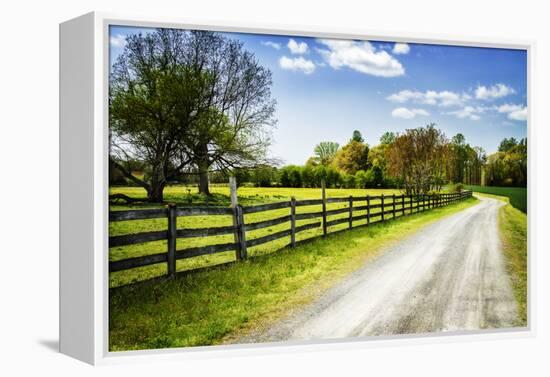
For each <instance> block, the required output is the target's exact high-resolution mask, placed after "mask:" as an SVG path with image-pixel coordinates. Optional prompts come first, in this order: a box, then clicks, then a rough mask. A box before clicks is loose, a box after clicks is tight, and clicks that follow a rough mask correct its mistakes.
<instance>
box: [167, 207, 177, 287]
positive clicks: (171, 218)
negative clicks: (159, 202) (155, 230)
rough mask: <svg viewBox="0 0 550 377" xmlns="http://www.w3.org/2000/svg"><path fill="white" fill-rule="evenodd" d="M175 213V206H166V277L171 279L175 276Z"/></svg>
mask: <svg viewBox="0 0 550 377" xmlns="http://www.w3.org/2000/svg"><path fill="white" fill-rule="evenodd" d="M176 215H177V213H176V205H175V204H173V203H172V204H168V255H167V258H166V261H167V263H168V276H170V277H172V276H174V275H175V274H176V239H177V229H178V225H177V219H178V218H177V216H176Z"/></svg>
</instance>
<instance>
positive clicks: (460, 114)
mask: <svg viewBox="0 0 550 377" xmlns="http://www.w3.org/2000/svg"><path fill="white" fill-rule="evenodd" d="M485 110H487V109H486V108H485V107H481V106H476V107H474V106H465V107H464V108H463V109H460V110H455V111H449V112H448V113H447V114H450V115H454V116H456V117H457V118H460V119H471V120H479V119H481V117H480V116H479V114H481V113H483V112H485Z"/></svg>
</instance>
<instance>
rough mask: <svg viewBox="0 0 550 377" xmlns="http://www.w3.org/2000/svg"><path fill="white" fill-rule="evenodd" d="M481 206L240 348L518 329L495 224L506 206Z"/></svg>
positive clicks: (489, 202)
mask: <svg viewBox="0 0 550 377" xmlns="http://www.w3.org/2000/svg"><path fill="white" fill-rule="evenodd" d="M479 199H480V203H479V204H477V205H475V206H473V207H470V208H468V209H465V210H463V211H461V212H459V213H456V214H454V215H451V216H449V217H446V218H444V219H442V220H440V221H438V222H436V223H433V224H431V225H429V226H428V227H426V228H424V229H423V230H421V231H419V232H418V233H416V234H415V235H413V236H411V237H409V238H407V239H405V240H403V241H401V242H400V243H398V244H397V245H395V246H393V247H391V248H390V249H389V250H388V251H387V252H385V253H384V254H383V255H382V256H381V257H379V258H378V259H377V260H375V261H374V262H371V263H369V264H367V265H366V266H364V267H362V268H360V269H359V270H358V271H356V272H354V273H353V274H351V275H350V276H349V277H348V278H346V279H345V280H344V281H343V282H342V283H340V284H339V285H338V286H336V287H335V288H333V289H331V290H329V291H328V292H327V293H326V294H324V295H323V296H322V297H321V298H320V299H319V300H317V301H316V302H315V303H313V304H312V305H310V306H308V307H306V308H305V309H301V310H299V311H297V312H296V313H292V314H291V315H290V316H289V317H288V318H285V319H283V320H281V321H280V322H278V323H276V324H275V325H274V326H273V327H271V328H270V329H269V330H267V331H266V332H264V333H261V334H253V335H250V336H248V337H247V338H246V339H240V340H239V343H248V342H266V341H278V340H311V339H327V338H342V337H350V336H370V335H391V334H411V333H427V332H439V331H457V330H476V329H486V328H503V327H513V326H514V324H515V323H516V321H517V308H516V302H515V300H514V296H513V293H512V289H511V286H510V282H509V277H508V275H507V273H506V271H505V268H504V260H503V255H502V252H501V250H500V247H501V246H500V240H499V235H498V224H497V219H498V210H499V208H500V206H502V205H503V204H504V203H503V202H501V201H498V200H495V199H489V198H479Z"/></svg>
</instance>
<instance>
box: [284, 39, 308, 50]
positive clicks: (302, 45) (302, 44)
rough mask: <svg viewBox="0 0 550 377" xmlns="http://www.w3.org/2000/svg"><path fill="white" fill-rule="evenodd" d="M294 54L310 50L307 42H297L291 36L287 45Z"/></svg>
mask: <svg viewBox="0 0 550 377" xmlns="http://www.w3.org/2000/svg"><path fill="white" fill-rule="evenodd" d="M286 46H287V47H288V49H289V50H290V52H291V53H292V54H305V53H307V51H308V46H307V43H305V42H299V43H298V42H296V41H295V40H294V39H292V38H290V39H289V40H288V43H287V45H286Z"/></svg>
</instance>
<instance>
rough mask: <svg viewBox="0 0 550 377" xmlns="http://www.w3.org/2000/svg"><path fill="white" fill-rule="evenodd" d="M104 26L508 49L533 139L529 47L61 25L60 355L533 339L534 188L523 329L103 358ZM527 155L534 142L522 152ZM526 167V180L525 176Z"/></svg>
mask: <svg viewBox="0 0 550 377" xmlns="http://www.w3.org/2000/svg"><path fill="white" fill-rule="evenodd" d="M109 25H127V26H143V27H170V28H181V29H198V30H211V31H226V32H245V33H259V34H282V35H296V36H312V37H331V38H345V39H364V40H391V41H396V42H411V43H412V42H414V43H433V44H450V45H460V46H472V47H494V48H516V49H525V50H526V51H527V64H528V75H527V94H528V96H527V97H528V98H527V105H528V117H527V124H528V131H527V133H528V138H529V140H534V138H535V130H534V128H535V125H534V124H533V119H532V114H533V101H532V100H531V98H532V85H531V84H532V80H533V77H532V72H533V66H532V64H533V63H532V62H533V58H532V56H533V54H534V53H535V43H534V42H533V41H529V40H512V39H501V40H494V39H486V38H462V37H460V36H444V35H441V36H440V35H427V34H422V33H415V32H411V33H406V34H405V33H382V32H376V31H370V30H354V29H346V28H337V29H336V28H335V29H330V30H326V29H320V28H316V27H311V26H305V25H304V26H289V25H258V24H254V23H253V22H247V23H233V22H226V21H215V22H211V23H195V22H194V21H193V20H186V19H170V18H158V17H142V16H131V15H123V14H110V13H98V12H93V13H88V14H86V15H83V16H80V17H78V18H75V19H72V20H69V21H66V22H64V23H62V24H61V25H60V351H61V352H62V353H64V354H67V355H69V356H72V357H74V358H76V359H79V360H82V361H84V362H87V363H90V364H110V363H119V362H124V363H127V362H141V361H147V360H163V359H180V360H181V359H182V358H189V357H192V358H203V357H220V356H229V355H250V354H255V355H257V354H263V353H270V352H279V353H286V352H293V350H294V349H295V347H301V349H302V350H322V349H326V348H330V349H349V348H353V347H362V348H364V347H381V346H386V345H402V344H411V343H414V344H422V343H426V342H429V343H435V342H438V343H439V342H456V341H474V340H482V339H502V338H518V337H522V338H523V337H533V336H534V335H535V334H536V330H535V329H536V318H535V316H534V313H535V310H534V305H535V303H534V302H533V297H535V295H534V289H535V287H534V281H535V279H536V276H535V275H534V274H535V269H534V268H531V267H532V266H533V264H534V263H535V258H536V250H534V243H533V242H532V240H533V228H534V227H533V226H532V219H534V218H535V216H536V215H535V212H536V208H535V207H534V206H533V205H532V201H533V198H534V197H535V195H536V193H535V186H534V185H533V184H530V185H529V188H528V190H529V191H528V201H529V203H528V208H529V210H528V218H529V227H528V240H529V242H528V258H529V260H528V279H529V294H528V297H529V300H528V315H529V319H528V324H529V325H528V327H527V328H525V329H524V328H522V329H505V330H486V331H476V332H472V333H466V332H460V333H452V332H451V333H444V334H441V333H438V334H429V335H414V336H399V337H380V338H377V339H376V340H373V339H372V338H369V339H366V338H353V339H351V338H349V339H346V340H344V341H342V340H338V341H302V342H286V343H278V344H255V345H231V346H225V345H224V346H209V347H194V348H174V349H163V350H147V351H127V352H109V350H108V245H107V240H108V204H107V198H108V184H107V182H108V159H107V155H108V115H107V108H108V106H107V104H108V103H107V99H108V96H107V94H108V84H109V83H108V64H109V61H108V49H109V34H108V30H109ZM529 148H530V155H531V156H534V155H535V151H534V150H533V148H534V143H529ZM533 165H534V162H533V159H532V158H530V159H529V167H528V173H529V175H530V176H532V174H533V172H534V166H533Z"/></svg>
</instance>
